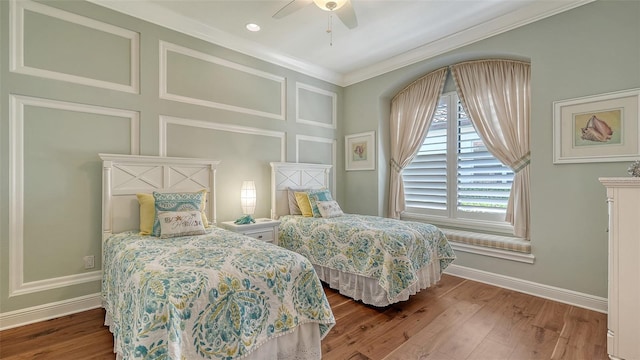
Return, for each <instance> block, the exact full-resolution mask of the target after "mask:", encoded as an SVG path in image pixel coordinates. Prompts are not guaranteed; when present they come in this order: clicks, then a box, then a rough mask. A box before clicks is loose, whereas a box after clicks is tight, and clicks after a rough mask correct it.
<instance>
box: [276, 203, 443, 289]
mask: <svg viewBox="0 0 640 360" xmlns="http://www.w3.org/2000/svg"><path fill="white" fill-rule="evenodd" d="M280 221H281V222H280V228H279V230H280V236H279V245H280V246H282V247H285V248H287V249H289V250H293V251H295V252H297V253H300V254H302V255H304V256H305V257H307V258H308V259H309V260H311V262H312V263H313V264H317V265H321V266H324V267H328V268H330V269H335V270H340V271H343V272H348V273H352V274H358V275H362V276H366V277H370V278H374V279H378V284H379V285H380V286H381V287H382V288H383V289H385V290H386V292H387V298H388V299H389V300H390V301H391V300H393V299H394V298H395V297H396V296H398V295H399V294H400V293H401V292H402V291H403V290H404V289H406V288H408V287H409V286H411V285H412V284H413V283H415V282H416V281H417V280H418V277H417V276H418V270H420V269H422V268H423V267H424V266H426V265H428V264H429V263H430V262H431V261H439V262H440V271H443V270H444V269H446V268H447V266H448V265H449V263H451V262H452V261H453V260H454V259H455V254H454V253H453V249H451V245H450V244H449V242H448V241H447V238H446V237H445V235H444V234H443V233H442V231H441V230H440V229H438V228H437V227H436V226H434V225H430V224H425V223H419V222H410V221H401V220H395V219H389V218H382V217H377V216H368V215H355V214H344V215H343V216H338V217H335V218H328V219H325V218H310V217H302V216H294V215H286V216H283V217H281V218H280ZM434 250H435V253H437V259H433V258H432V254H434Z"/></svg>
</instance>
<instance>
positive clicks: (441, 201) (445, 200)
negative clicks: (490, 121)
mask: <svg viewBox="0 0 640 360" xmlns="http://www.w3.org/2000/svg"><path fill="white" fill-rule="evenodd" d="M402 176H403V181H404V187H405V200H406V208H407V209H406V211H407V212H409V213H420V214H430V215H436V216H444V217H447V218H451V219H474V220H483V221H496V222H504V214H505V211H506V208H507V202H508V200H509V192H510V189H511V183H512V181H513V172H512V171H511V170H510V169H509V168H508V167H507V166H505V165H503V164H502V163H501V162H500V161H499V160H498V159H496V158H495V157H494V156H493V155H491V153H489V152H488V151H487V149H486V147H485V146H484V143H483V141H482V140H481V139H480V137H479V136H478V134H477V132H476V131H475V129H474V127H473V124H472V123H471V120H470V119H469V118H468V117H467V115H466V114H465V112H464V109H463V107H462V104H461V103H460V101H459V99H458V97H457V95H456V94H455V93H449V94H445V95H443V96H442V97H441V98H440V102H439V104H438V108H437V110H436V113H435V115H434V118H433V121H432V122H431V125H430V127H429V130H428V132H427V136H426V137H425V139H424V142H423V144H422V146H421V148H420V150H419V151H418V154H417V155H416V157H415V158H414V159H413V160H412V162H411V163H410V164H409V165H408V166H407V167H406V168H405V169H404V170H403V172H402Z"/></svg>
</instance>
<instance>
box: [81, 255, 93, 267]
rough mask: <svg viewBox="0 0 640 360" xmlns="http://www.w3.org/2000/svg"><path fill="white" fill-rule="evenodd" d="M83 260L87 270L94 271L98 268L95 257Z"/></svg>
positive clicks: (90, 256) (91, 256)
mask: <svg viewBox="0 0 640 360" xmlns="http://www.w3.org/2000/svg"><path fill="white" fill-rule="evenodd" d="M82 260H83V261H84V268H85V269H93V268H94V267H95V266H96V264H95V258H94V257H93V255H89V256H85V257H83V258H82Z"/></svg>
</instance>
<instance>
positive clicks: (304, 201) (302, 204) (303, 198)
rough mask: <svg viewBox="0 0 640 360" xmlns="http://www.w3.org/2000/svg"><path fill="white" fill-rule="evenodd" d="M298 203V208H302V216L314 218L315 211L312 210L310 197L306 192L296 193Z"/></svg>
mask: <svg viewBox="0 0 640 360" xmlns="http://www.w3.org/2000/svg"><path fill="white" fill-rule="evenodd" d="M295 195H296V201H297V202H298V207H299V208H300V212H301V213H302V216H305V217H312V216H313V211H312V210H311V203H310V202H309V195H307V193H306V192H299V191H296V192H295Z"/></svg>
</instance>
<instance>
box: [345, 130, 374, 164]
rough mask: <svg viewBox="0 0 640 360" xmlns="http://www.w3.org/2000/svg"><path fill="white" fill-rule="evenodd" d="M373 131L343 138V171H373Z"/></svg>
mask: <svg viewBox="0 0 640 360" xmlns="http://www.w3.org/2000/svg"><path fill="white" fill-rule="evenodd" d="M375 138H376V133H375V131H368V132H364V133H359V134H353V135H347V136H345V137H344V145H345V170H347V171H353V170H375V169H376V148H375Z"/></svg>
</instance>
